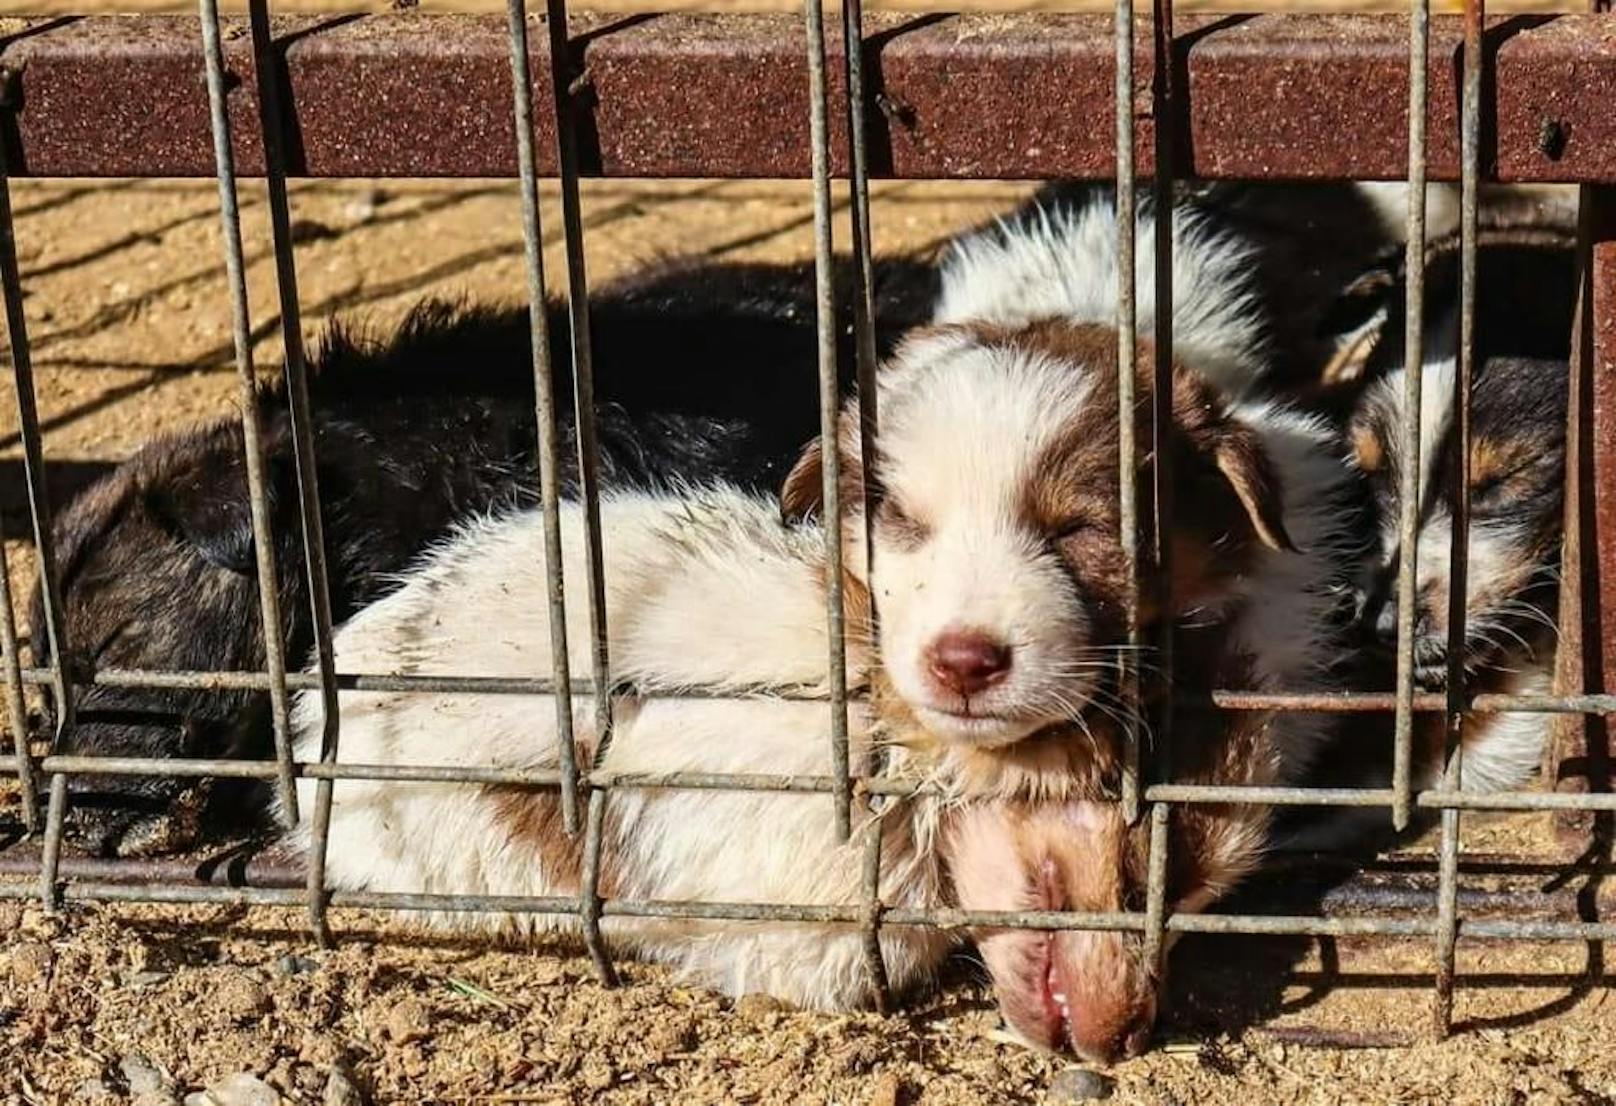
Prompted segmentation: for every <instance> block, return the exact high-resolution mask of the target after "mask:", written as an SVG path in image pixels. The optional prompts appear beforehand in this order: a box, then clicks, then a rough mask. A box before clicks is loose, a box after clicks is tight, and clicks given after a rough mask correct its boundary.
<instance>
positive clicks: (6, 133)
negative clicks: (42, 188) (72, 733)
mask: <svg viewBox="0 0 1616 1106" xmlns="http://www.w3.org/2000/svg"><path fill="white" fill-rule="evenodd" d="M6 91H8V92H10V93H11V96H8V97H7V98H6V99H7V102H6V103H5V104H3V105H0V106H3V107H4V108H7V109H10V108H12V107H13V106H14V104H15V102H16V101H15V99H14V97H15V94H16V90H15V89H8V90H6ZM11 114H12V113H11V111H9V110H8V111H7V114H6V118H5V120H4V123H5V124H6V125H5V126H0V296H3V297H4V299H5V320H6V345H7V349H8V351H9V353H10V357H11V380H12V387H14V388H15V389H16V393H17V394H16V404H17V425H18V432H19V435H20V437H21V438H22V446H23V473H24V479H25V481H26V483H27V486H28V519H29V523H30V524H31V526H32V527H33V532H34V554H35V561H36V565H37V568H38V577H39V594H40V600H41V608H42V609H43V611H44V615H45V636H46V638H47V640H48V641H49V643H50V652H51V656H50V668H49V681H48V683H49V686H50V689H51V694H52V696H53V698H54V699H55V707H56V732H55V733H54V734H53V735H52V736H53V742H52V747H53V748H55V747H57V746H59V745H60V741H61V738H62V735H63V734H65V733H67V731H68V729H69V728H70V727H71V726H72V725H73V711H74V703H73V680H72V675H71V673H70V671H69V665H68V661H67V652H66V651H67V646H68V643H67V633H66V628H65V627H64V625H63V623H62V594H61V578H60V576H59V575H58V573H57V568H56V545H55V541H54V539H53V538H52V535H51V507H50V495H49V493H48V491H47V489H46V485H45V447H44V440H43V436H42V435H41V433H40V426H39V406H38V397H37V396H36V394H35V391H34V367H33V358H32V355H31V353H30V346H29V342H28V320H27V316H26V314H25V313H24V311H23V304H22V300H23V292H22V275H21V273H20V271H19V270H18V267H17V239H16V222H15V219H14V218H13V213H12V208H11V183H10V181H11V166H12V158H13V153H12V150H11V127H10V125H9V124H10V121H11V118H10V117H11ZM9 590H10V589H9V582H8V587H7V591H8V592H9ZM6 599H7V603H6V615H5V621H6V632H7V634H8V635H9V637H10V640H9V641H8V642H7V653H8V657H9V660H8V663H7V678H8V685H7V686H8V689H9V691H10V693H11V694H12V696H13V698H14V699H15V700H16V702H14V703H13V704H12V706H13V709H14V710H16V709H19V708H20V707H21V696H20V695H17V694H16V691H17V686H16V685H15V684H13V683H11V682H10V677H11V676H12V675H13V669H14V667H15V665H16V660H17V653H16V646H17V642H16V631H15V627H14V624H13V623H12V618H13V617H14V615H13V611H12V609H11V604H10V596H9V594H8V595H7V596H6ZM33 650H34V653H35V655H36V658H37V655H38V652H39V645H38V643H37V642H36V643H34V644H33ZM11 728H12V737H13V740H14V742H15V743H16V748H17V758H16V759H17V763H18V764H19V765H23V764H24V763H25V762H26V761H27V760H28V756H29V750H28V715H27V713H26V710H23V711H22V712H21V713H16V714H13V715H12V718H11ZM18 782H19V783H20V784H21V786H22V788H23V790H24V792H25V798H24V800H23V803H24V810H25V811H28V810H30V809H31V810H32V811H33V815H34V816H33V818H31V819H30V820H29V821H28V823H27V824H28V826H29V828H30V829H33V828H34V827H35V825H36V824H37V821H38V798H37V795H38V793H37V791H36V790H35V788H36V787H37V784H36V782H35V780H34V779H33V773H32V772H31V771H28V770H26V769H22V768H20V769H19V777H18ZM66 798H67V781H66V779H65V778H64V779H62V780H61V781H60V783H58V782H57V781H56V780H52V781H51V792H50V803H49V805H48V807H47V809H46V812H45V852H44V856H43V858H42V860H41V862H40V873H39V882H40V893H41V897H42V898H43V899H44V903H45V908H46V909H47V910H51V909H55V905H56V863H57V858H58V856H59V855H60V851H61V844H62V821H63V818H64V817H65V816H66V812H67V803H66Z"/></svg>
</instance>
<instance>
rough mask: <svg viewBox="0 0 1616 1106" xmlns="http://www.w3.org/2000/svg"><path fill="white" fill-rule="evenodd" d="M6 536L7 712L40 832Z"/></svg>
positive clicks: (26, 813) (0, 660) (28, 816)
mask: <svg viewBox="0 0 1616 1106" xmlns="http://www.w3.org/2000/svg"><path fill="white" fill-rule="evenodd" d="M5 543H6V538H5V534H4V532H3V531H0V665H4V667H5V684H6V687H5V696H6V700H5V702H6V715H7V716H8V718H9V719H10V722H11V725H10V729H11V740H12V744H13V752H14V753H15V756H14V758H13V763H14V764H15V765H16V773H17V790H18V793H19V796H20V798H21V800H22V824H23V826H24V828H26V829H27V830H28V832H29V833H38V832H39V830H40V828H41V827H40V821H39V781H38V780H37V779H36V778H35V776H34V761H33V757H32V756H31V755H30V753H29V749H28V705H27V703H26V702H24V700H23V691H22V666H21V661H20V658H19V657H18V654H17V651H18V643H17V622H16V613H15V612H16V608H15V607H13V606H12V602H11V566H10V564H9V563H8V562H7V558H6V545H5Z"/></svg>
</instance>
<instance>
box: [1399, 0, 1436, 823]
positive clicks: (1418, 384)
mask: <svg viewBox="0 0 1616 1106" xmlns="http://www.w3.org/2000/svg"><path fill="white" fill-rule="evenodd" d="M1430 18H1431V6H1430V0H1411V3H1410V10H1409V20H1408V42H1409V45H1408V59H1409V60H1408V222H1407V225H1406V227H1405V228H1404V233H1405V235H1406V236H1407V250H1406V252H1405V255H1404V256H1405V258H1406V260H1405V269H1406V270H1407V274H1408V276H1407V282H1406V283H1407V293H1406V307H1405V311H1406V312H1407V320H1406V326H1405V329H1404V339H1403V349H1404V357H1403V362H1404V388H1403V425H1402V428H1401V429H1402V436H1403V440H1402V456H1404V457H1418V456H1419V455H1420V400H1421V388H1422V382H1423V381H1424V378H1425V373H1424V368H1425V366H1424V364H1423V357H1424V337H1425V164H1426V162H1425V157H1426V125H1425V123H1426V107H1427V103H1428V100H1429V96H1428V90H1427V85H1426V61H1427V58H1428V56H1429V53H1430ZM1399 475H1400V477H1401V480H1400V486H1399V493H1398V494H1399V502H1398V509H1399V517H1398V555H1399V558H1400V559H1399V561H1398V565H1397V717H1396V724H1395V730H1394V733H1393V737H1392V741H1393V746H1392V749H1393V760H1392V791H1393V793H1394V801H1393V803H1392V827H1393V828H1394V829H1396V830H1398V831H1399V832H1400V831H1402V830H1405V829H1407V828H1408V823H1409V818H1410V816H1411V812H1412V810H1413V801H1412V795H1413V776H1412V773H1413V764H1412V762H1413V748H1414V615H1415V606H1416V603H1417V602H1418V595H1417V593H1416V590H1415V589H1416V582H1417V578H1418V565H1419V533H1420V466H1419V465H1417V464H1412V463H1410V464H1406V465H1404V466H1403V468H1402V472H1401V473H1400V474H1399Z"/></svg>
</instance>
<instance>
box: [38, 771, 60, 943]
mask: <svg viewBox="0 0 1616 1106" xmlns="http://www.w3.org/2000/svg"><path fill="white" fill-rule="evenodd" d="M66 817H67V777H66V776H52V777H51V781H50V806H49V809H48V810H47V811H46V813H45V824H46V826H47V827H49V828H50V829H51V830H53V831H54V832H48V833H46V834H45V845H44V848H43V850H42V851H41V852H40V856H39V885H38V887H37V888H36V891H37V893H38V895H39V898H40V901H42V902H43V903H44V904H45V909H46V910H47V911H54V910H55V909H56V907H57V906H58V905H59V904H60V902H61V896H60V888H59V886H58V880H57V870H58V867H59V865H60V864H61V859H62V820H63V819H64V818H66Z"/></svg>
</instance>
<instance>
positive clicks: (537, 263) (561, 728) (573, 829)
mask: <svg viewBox="0 0 1616 1106" xmlns="http://www.w3.org/2000/svg"><path fill="white" fill-rule="evenodd" d="M507 12H508V14H509V18H510V36H511V93H512V101H513V103H514V110H515V113H516V159H517V166H518V171H519V173H520V177H521V191H522V240H523V243H524V246H525V248H526V253H527V285H528V287H527V294H528V319H529V325H530V327H531V329H532V333H533V385H534V387H533V390H534V397H535V406H536V418H537V420H538V431H539V500H540V508H541V511H542V513H543V517H544V562H545V563H544V573H545V586H546V590H547V594H548V595H549V599H550V652H551V657H552V661H551V664H552V674H553V677H554V679H555V686H556V696H555V712H556V750H557V755H558V756H559V759H560V762H561V821H562V825H563V827H564V828H565V830H566V832H567V833H568V834H576V833H577V832H578V830H579V820H580V819H579V809H578V759H577V751H576V750H575V748H574V746H573V728H572V695H571V691H570V689H571V687H572V663H571V657H570V656H569V655H568V652H567V599H566V587H565V582H564V580H563V577H562V571H561V483H560V479H561V474H560V468H561V446H560V442H559V440H558V437H559V436H558V432H557V429H556V402H555V371H554V367H553V366H552V365H551V363H550V321H549V315H548V312H547V311H546V309H545V300H544V242H543V239H542V238H541V237H540V230H539V186H538V173H537V170H536V169H535V167H534V156H533V86H532V76H531V74H530V72H529V68H528V57H527V4H526V3H525V0H509V3H508V4H507Z"/></svg>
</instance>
